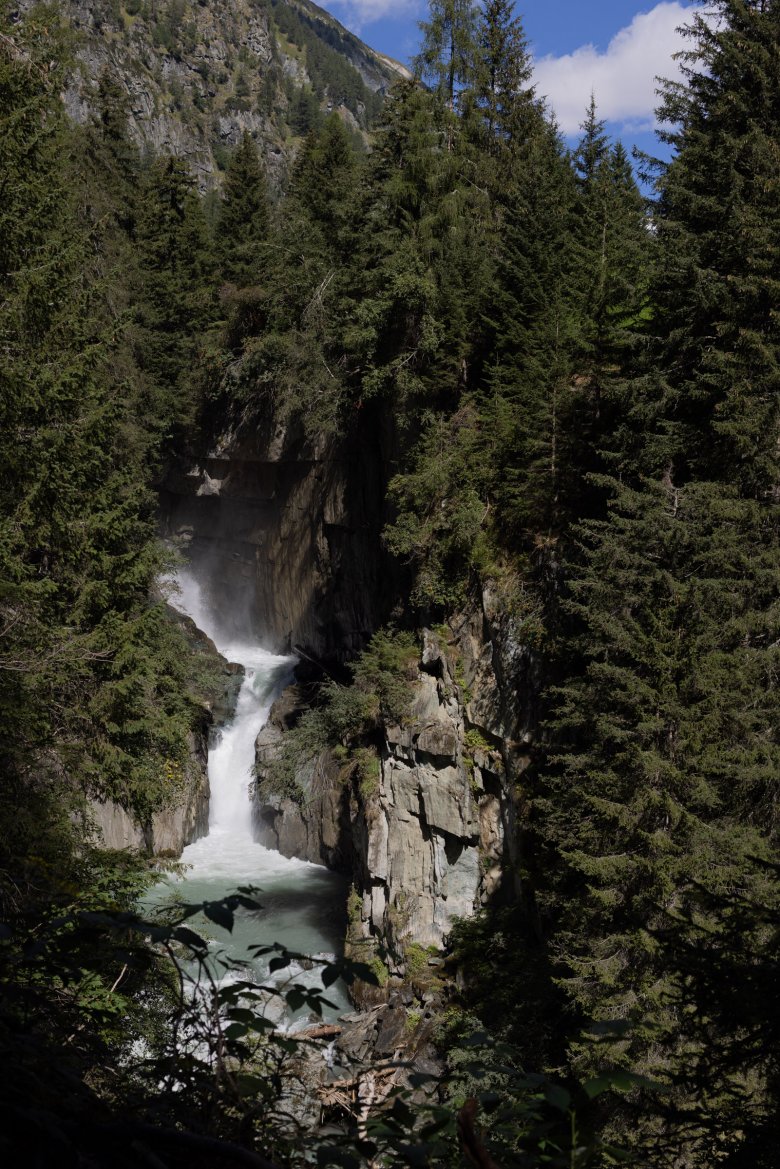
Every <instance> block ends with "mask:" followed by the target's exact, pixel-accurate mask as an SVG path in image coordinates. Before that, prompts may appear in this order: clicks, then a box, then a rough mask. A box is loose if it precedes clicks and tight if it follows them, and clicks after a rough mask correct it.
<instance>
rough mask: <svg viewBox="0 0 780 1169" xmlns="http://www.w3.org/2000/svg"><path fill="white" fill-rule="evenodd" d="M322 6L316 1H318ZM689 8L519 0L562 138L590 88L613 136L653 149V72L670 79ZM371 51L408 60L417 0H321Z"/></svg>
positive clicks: (633, 0)
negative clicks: (680, 33)
mask: <svg viewBox="0 0 780 1169" xmlns="http://www.w3.org/2000/svg"><path fill="white" fill-rule="evenodd" d="M319 2H320V3H321V4H323V0H319ZM695 6H696V5H695V4H693V3H689V2H688V0H661V2H660V3H656V4H653V3H652V0H651V2H649V3H648V2H647V0H645V2H644V3H642V2H641V0H596V3H593V4H588V3H584V2H583V0H519V2H518V4H517V12H518V13H519V15H520V16H521V17H522V20H523V26H524V28H525V31H526V35H527V37H528V39H529V41H530V44H531V49H532V52H533V54H534V58H535V61H536V74H535V80H536V83H537V92H538V93H539V94H540V95H542V94H543V95H545V96H547V97H548V99H549V102H550V105H551V106H552V108H553V109H554V110H555V113H556V116H557V118H558V122H559V124H560V127H561V129H562V131H563V132H564V135H565V136H566V137H567V139H568V141H570V142H573V141H576V138H577V137H578V126H579V123H580V122H581V121H582V116H583V113H584V109H585V106H586V104H587V102H588V99H589V96H590V92H591V90H593V91H594V92H595V95H596V102H597V104H598V107H599V112H600V113H601V116H602V117H604V118H605V120H606V122H607V129H608V130H609V132H610V134H611V135H612V136H613V137H614V138H620V139H621V140H622V141H623V142H624V143H625V145H626V146H627V147H629V148H630V147H631V146H633V145H637V146H639V147H640V149H643V150H649V151H651V152H653V151H654V150H655V148H656V139H655V135H654V133H653V126H654V123H655V116H654V108H655V105H656V102H657V98H656V96H655V92H654V91H655V88H656V82H655V77H656V76H658V75H660V76H664V77H676V76H677V66H676V64H675V62H674V61H673V59H672V54H673V52H675V51H676V50H677V49H679V48H680V47H681V46H682V43H683V42H682V38H681V37H680V36H679V34H678V33H677V32H676V31H675V30H676V28H677V26H679V25H680V24H681V23H684V22H685V21H686V18H687V17H688V16H689V15H690V13H691V11H692V10H693V8H694V7H695ZM323 7H325V8H327V9H328V10H329V11H330V12H332V13H333V15H334V16H335V17H336V18H337V19H338V20H340V21H342V23H344V24H346V25H347V27H348V28H351V29H352V30H353V31H354V32H356V33H357V34H358V36H360V37H362V39H363V40H364V41H366V42H367V43H368V44H369V45H371V46H372V47H373V48H375V49H378V50H379V51H380V52H383V53H387V54H389V55H390V56H392V57H395V58H396V59H397V60H399V61H403V62H404V64H409V62H410V60H411V58H412V57H413V56H414V55H415V53H416V51H417V46H418V41H419V31H418V28H417V22H418V21H419V20H422V19H424V18H425V14H426V8H427V5H426V3H425V0H325V2H324V4H323Z"/></svg>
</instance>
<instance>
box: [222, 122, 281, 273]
mask: <svg viewBox="0 0 780 1169" xmlns="http://www.w3.org/2000/svg"><path fill="white" fill-rule="evenodd" d="M269 218H270V210H269V206H268V189H267V183H266V178H265V171H264V170H263V165H262V163H261V161H260V157H259V155H258V153H257V147H256V146H255V144H254V142H253V141H252V138H251V136H250V135H249V134H247V133H246V132H245V133H244V134H243V135H242V138H241V141H240V143H239V144H238V146H237V147H236V149H235V150H234V152H233V154H232V156H231V158H230V163H229V165H228V169H227V174H226V175H225V182H224V185H223V188H222V193H221V199H220V204H219V213H218V216H217V224H216V233H217V239H216V252H217V255H218V258H219V266H220V270H221V274H222V277H223V279H225V280H227V281H229V282H230V283H231V284H235V285H236V286H237V287H239V288H248V287H250V286H252V285H257V284H259V283H260V282H261V280H262V278H263V274H264V272H263V270H264V267H265V260H266V251H267V241H268V231H269Z"/></svg>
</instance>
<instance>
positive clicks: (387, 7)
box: [327, 0, 422, 32]
mask: <svg viewBox="0 0 780 1169" xmlns="http://www.w3.org/2000/svg"><path fill="white" fill-rule="evenodd" d="M327 7H328V11H330V12H333V14H334V16H336V15H337V14H338V15H337V19H339V20H342V21H343V22H344V24H346V26H347V28H351V29H352V31H353V32H360V30H361V29H363V28H364V27H365V26H366V25H367V24H372V23H373V22H374V21H375V20H381V19H382V17H383V16H405V15H407V14H409V15H414V14H415V13H418V12H419V11H420V10H421V7H422V6H421V0H329V2H328V4H327Z"/></svg>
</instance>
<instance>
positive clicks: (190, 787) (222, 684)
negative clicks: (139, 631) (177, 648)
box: [87, 598, 244, 856]
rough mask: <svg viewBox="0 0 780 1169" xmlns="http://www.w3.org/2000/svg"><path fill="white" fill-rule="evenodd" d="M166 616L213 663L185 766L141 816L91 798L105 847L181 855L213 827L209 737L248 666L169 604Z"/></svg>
mask: <svg viewBox="0 0 780 1169" xmlns="http://www.w3.org/2000/svg"><path fill="white" fill-rule="evenodd" d="M158 599H159V598H158ZM168 616H169V619H170V620H171V621H172V622H173V623H174V624H176V625H177V626H178V627H179V628H180V629H181V631H182V632H183V633H184V636H185V638H186V639H187V641H188V643H189V645H190V648H191V650H192V653H193V659H195V658H197V657H200V658H201V659H203V658H205V659H206V661H207V662H208V663H209V666H210V669H209V671H208V677H209V678H210V682H209V684H208V685H207V686H206V688H205V690H204V691H203V692H201V693H198V694H197V698H198V700H199V702H200V703H201V712H200V716H199V718H198V720H197V724H196V725H195V726H193V728H192V731H191V732H190V738H189V750H188V757H187V762H186V765H185V766H184V768H183V771H182V773H181V775H179V776H178V777H177V778H176V780H175V781H174V782H172V783H171V785H170V790H169V791H168V792H167V793H164V795H163V802H162V806H161V807H160V808H159V809H158V810H157V811H156V812H154V813H153V814H152V815H151V816H150V817H149V818H148V819H145V820H140V819H139V818H138V817H137V816H135V815H133V813H132V812H130V811H128V810H127V809H126V808H124V807H123V806H122V805H121V804H119V803H116V802H115V801H114V800H98V799H94V798H91V799H89V800H88V801H87V815H88V818H89V821H90V824H91V826H92V828H93V830H94V834H95V839H96V842H97V843H98V844H99V845H100V846H101V847H103V848H111V849H133V850H137V851H139V852H143V853H147V854H148V855H150V856H179V854H180V853H181V851H182V849H184V848H186V846H187V845H188V844H192V842H193V841H195V840H198V839H199V838H200V837H201V836H205V835H206V834H207V833H208V830H209V778H208V749H209V740H210V738H211V736H212V735H213V733H214V732H215V730H218V729H219V727H221V726H223V725H224V724H225V723H226V722H227V721H228V720H229V719H230V718H231V717H232V715H233V711H234V709H235V705H236V699H237V697H238V691H239V689H240V688H241V681H242V678H243V674H244V671H243V668H242V667H241V666H240V665H238V664H237V663H235V662H227V661H225V659H224V658H223V657H222V656H221V655H220V654H219V653H218V652H217V649H216V646H215V645H214V643H213V641H211V639H210V638H209V637H207V636H206V634H205V633H203V632H202V630H200V629H198V628H197V626H196V625H195V623H194V621H192V619H191V618H190V617H186V616H184V615H183V614H182V613H179V612H177V611H176V610H175V609H172V608H170V607H169V608H168Z"/></svg>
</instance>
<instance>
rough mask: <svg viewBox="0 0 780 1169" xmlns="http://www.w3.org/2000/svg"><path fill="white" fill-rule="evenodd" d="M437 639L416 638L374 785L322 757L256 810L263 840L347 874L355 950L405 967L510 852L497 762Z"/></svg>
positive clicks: (491, 888) (272, 735)
mask: <svg viewBox="0 0 780 1169" xmlns="http://www.w3.org/2000/svg"><path fill="white" fill-rule="evenodd" d="M443 641H445V639H443V638H441V637H438V636H436V635H434V634H433V633H431V632H426V633H425V635H424V639H423V648H422V655H421V661H420V670H419V673H418V678H417V682H416V684H415V687H414V699H413V702H412V704H411V708H410V711H409V715H408V718H407V719H406V720H405V721H404V723H403V725H400V726H388V727H386V728H385V738H384V744H383V746H382V749H381V751H380V753H379V760H378V764H379V765H378V774H377V777H376V780H375V783H366V781H365V778H363V779H362V780H359V779H357V778H356V775H355V768H354V766H352V765H350V762H349V760H347V761H346V762H344V761H338V760H336V759H334V756H333V753H332V752H324V753H323V754H322V755H320V757H319V758H317V759H316V760H314V761H313V762H310V763H309V764H307V765H306V766H305V767H303V768H301V769H299V771H298V773H297V775H296V779H297V781H298V783H299V785H300V790H301V796H300V799H298V800H294V799H292V798H290V796H284V795H282V796H276V797H274V796H273V795H272V796H270V797H269V796H268V795H267V794H266V795H264V797H263V798H262V799H261V800H260V801H259V803H258V807H257V814H256V828H257V831H258V834H259V838H260V839H261V840H262V842H263V843H265V844H267V845H269V846H270V847H273V848H278V849H279V850H280V851H282V852H284V853H285V854H286V855H291V856H300V857H303V858H305V859H308V860H312V861H315V862H319V863H325V864H329V865H331V866H332V867H339V868H342V869H344V870H345V871H348V872H351V873H352V876H353V880H354V884H355V889H356V892H357V900H356V901H355V902H354V903H353V904H352V905H351V911H350V912H351V921H350V936H351V940H352V942H353V944H357V945H359V943H360V942H361V940H362V941H363V942H366V943H373V942H377V943H378V942H382V944H383V945H386V946H387V947H388V948H389V950H390V952H391V954H395V955H396V956H397V962H399V963H401V964H403V960H404V958H403V956H404V954H406V953H408V950H409V947H410V946H416V947H418V948H419V947H422V948H425V947H435V948H439V947H441V945H442V944H443V941H444V939H445V938H446V936H447V934H448V933H449V932H450V930H451V928H452V925H453V922H454V921H455V919H456V918H459V917H468V916H470V915H471V914H472V913H473V912H474V910H475V908H476V907H477V906H478V905H479V904H480V903H481V902H483V901H484V900H486V899H487V898H488V897H489V896H491V895H493V894H495V892H496V890H497V888H498V886H499V884H500V881H501V872H502V862H503V860H504V858H505V855H506V824H507V819H508V816H507V811H506V807H505V805H506V802H507V795H506V790H505V787H504V783H503V776H504V762H503V758H502V755H501V752H500V751H499V750H498V749H497V746H496V745H495V744H494V743H491V742H490V741H488V740H487V739H486V738H485V737H484V736H483V735H482V734H481V733H480V732H477V731H476V730H475V729H474V727H472V726H469V722H468V719H467V713H466V712H467V706H468V704H467V702H466V701H465V700H466V698H467V697H468V695H467V694H466V693H465V690H464V687H463V685H462V683H461V681H460V680H459V674H460V670H461V669H462V666H461V665H460V663H459V659H458V656H457V651H456V650H455V649H454V647H453V646H449V647H448V646H447V645H446V644H442V643H443ZM283 725H284V719H283V718H280V717H277V718H276V719H275V720H274V719H273V718H272V723H271V724H270V725H269V727H267V728H266V730H265V731H264V732H262V733H261V735H260V737H259V739H258V744H257V766H258V774H259V775H260V777H261V779H262V777H263V776H265V775H267V774H268V764H269V762H270V760H271V759H272V758H273V756H274V754H275V753H276V752H278V750H279V744H280V742H281V739H282V735H283V733H284V732H283ZM260 787H261V790H264V791H267V785H264V784H263V783H261V785H260Z"/></svg>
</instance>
